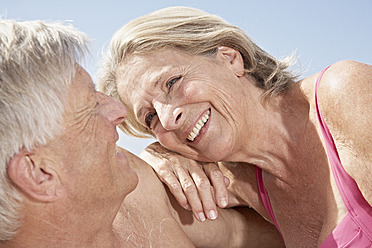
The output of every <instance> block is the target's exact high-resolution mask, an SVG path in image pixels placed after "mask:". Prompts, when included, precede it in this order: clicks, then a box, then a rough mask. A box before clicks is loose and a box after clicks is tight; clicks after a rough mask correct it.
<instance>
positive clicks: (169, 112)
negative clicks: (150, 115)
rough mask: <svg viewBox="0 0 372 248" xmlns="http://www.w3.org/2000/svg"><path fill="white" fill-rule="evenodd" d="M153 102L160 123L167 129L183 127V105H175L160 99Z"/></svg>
mask: <svg viewBox="0 0 372 248" xmlns="http://www.w3.org/2000/svg"><path fill="white" fill-rule="evenodd" d="M153 104H154V108H155V110H156V113H157V115H158V118H159V120H160V123H161V125H162V126H163V128H164V129H165V130H168V131H172V130H176V129H178V128H180V127H181V125H182V121H183V118H184V113H183V112H184V110H183V108H182V107H174V106H172V105H170V104H165V103H161V102H159V101H154V102H153Z"/></svg>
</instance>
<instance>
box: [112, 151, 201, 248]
mask: <svg viewBox="0 0 372 248" xmlns="http://www.w3.org/2000/svg"><path fill="white" fill-rule="evenodd" d="M122 151H123V152H124V153H125V154H126V156H127V158H128V161H129V164H130V166H131V167H132V168H133V170H135V171H136V172H137V174H138V179H139V180H138V185H137V187H136V189H135V190H134V191H133V192H131V193H130V194H129V195H127V196H126V198H125V199H124V202H123V204H122V206H121V208H120V210H119V212H118V215H117V217H116V218H115V221H114V231H115V233H116V234H117V235H118V238H119V240H120V243H121V244H122V245H121V247H179V242H180V240H181V241H182V242H181V244H183V246H182V247H194V246H193V245H192V243H191V241H190V239H189V238H188V237H187V236H186V234H185V233H184V232H183V230H182V228H181V227H180V226H179V225H178V223H177V222H176V220H175V219H174V217H173V216H172V214H171V211H170V209H169V205H168V204H169V199H168V197H167V194H166V192H165V188H164V186H163V184H162V183H161V182H160V180H159V179H158V177H157V176H156V174H155V173H154V171H153V169H152V168H151V166H150V165H148V164H147V163H146V162H145V161H143V160H142V159H141V158H139V157H137V156H136V155H134V154H132V153H130V152H128V151H126V150H122Z"/></svg>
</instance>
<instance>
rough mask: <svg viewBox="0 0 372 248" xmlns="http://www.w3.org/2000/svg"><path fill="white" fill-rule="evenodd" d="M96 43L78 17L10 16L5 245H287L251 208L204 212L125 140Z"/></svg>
mask: <svg viewBox="0 0 372 248" xmlns="http://www.w3.org/2000/svg"><path fill="white" fill-rule="evenodd" d="M86 42H87V38H86V36H85V35H84V34H82V33H81V32H79V31H77V30H75V29H74V28H73V27H71V26H66V25H62V24H58V23H44V22H40V21H32V22H14V21H11V20H0V111H1V113H0V129H1V133H0V142H1V145H0V159H1V162H0V171H1V173H0V247H8V248H9V247H100V248H104V247H194V246H203V247H229V246H231V247H239V246H240V247H242V246H246V245H247V244H250V245H252V247H255V246H259V247H264V246H267V247H274V246H277V247H280V246H282V242H281V240H280V236H279V235H278V233H277V232H276V231H275V228H274V227H273V226H272V225H271V224H269V223H267V222H266V221H264V220H263V219H261V217H259V216H258V215H257V214H256V213H255V212H252V211H251V210H249V209H244V210H243V211H238V210H221V211H220V217H219V218H218V220H216V221H206V222H204V223H200V222H198V221H195V220H194V219H193V216H192V213H191V212H189V211H185V210H183V209H182V208H180V207H179V205H178V204H176V203H175V200H174V198H173V196H171V194H168V192H167V191H166V189H165V188H164V187H163V184H162V183H161V182H160V181H159V179H158V178H157V176H156V175H155V174H154V172H153V170H152V168H151V167H149V166H148V165H147V164H146V163H145V162H144V161H142V160H140V159H139V158H138V157H136V156H134V155H132V154H130V153H128V152H127V151H125V150H123V149H120V148H117V147H116V144H115V143H116V141H117V139H118V134H117V131H116V126H117V125H118V124H120V123H121V122H122V121H123V120H124V119H125V117H126V110H125V108H124V107H123V106H122V105H121V104H120V103H119V102H117V101H115V100H113V99H111V98H109V97H108V96H106V95H104V94H103V93H100V92H97V91H96V90H95V89H94V85H93V82H92V80H91V78H90V76H89V74H88V73H87V72H86V71H85V70H84V69H83V68H82V67H81V66H80V65H79V61H80V60H81V58H82V57H83V55H84V52H85V51H86ZM129 164H131V167H130V166H129ZM132 168H133V169H132ZM138 179H139V183H138ZM137 184H138V187H137ZM136 187H137V188H136ZM134 189H135V190H134ZM133 190H134V191H133ZM132 191H133V192H132ZM130 192H132V193H130ZM129 193H130V194H129ZM128 194H129V195H128ZM268 237H269V239H268Z"/></svg>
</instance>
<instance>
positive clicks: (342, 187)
mask: <svg viewBox="0 0 372 248" xmlns="http://www.w3.org/2000/svg"><path fill="white" fill-rule="evenodd" d="M328 68H329V66H328V67H327V68H325V69H324V70H323V71H322V72H321V73H320V75H319V77H318V79H317V81H316V85H315V105H316V111H317V115H318V120H319V124H320V127H321V130H322V134H323V138H324V140H325V143H326V149H327V154H328V159H329V162H330V165H331V168H332V173H333V175H334V178H335V181H336V185H337V188H338V190H339V192H340V194H341V197H342V200H343V202H344V205H345V207H346V209H347V211H348V213H349V214H350V215H351V217H352V218H353V220H354V221H355V222H357V223H358V225H359V226H360V227H361V228H362V229H363V230H365V231H366V232H367V233H366V234H367V235H369V236H370V238H372V207H371V206H370V205H369V203H368V202H367V201H366V200H365V199H364V197H363V195H362V193H361V192H360V190H359V188H358V185H357V184H356V182H355V181H354V179H353V178H352V177H350V176H349V174H347V172H346V171H345V169H344V167H343V166H342V164H341V160H340V158H339V155H338V152H337V148H336V146H335V143H334V141H333V138H332V135H331V132H330V131H329V129H328V127H327V125H326V123H325V121H324V119H323V116H322V114H321V112H320V110H319V104H318V88H319V82H320V80H321V78H322V76H323V74H324V72H325V71H326V70H327V69H328Z"/></svg>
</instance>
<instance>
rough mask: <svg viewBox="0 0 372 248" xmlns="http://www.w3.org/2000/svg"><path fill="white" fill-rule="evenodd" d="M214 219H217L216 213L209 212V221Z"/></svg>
mask: <svg viewBox="0 0 372 248" xmlns="http://www.w3.org/2000/svg"><path fill="white" fill-rule="evenodd" d="M216 218H217V214H216V211H214V210H211V211H209V219H211V220H215V219H216Z"/></svg>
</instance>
